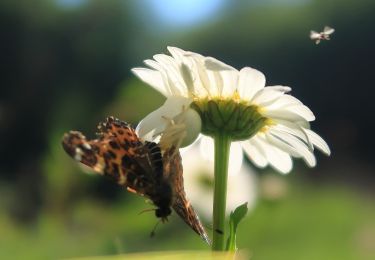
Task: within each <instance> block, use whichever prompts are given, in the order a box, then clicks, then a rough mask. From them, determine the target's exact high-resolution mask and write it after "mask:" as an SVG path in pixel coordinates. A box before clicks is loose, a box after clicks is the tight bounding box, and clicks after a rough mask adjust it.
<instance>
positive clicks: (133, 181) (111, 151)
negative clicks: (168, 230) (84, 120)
mask: <svg viewBox="0 0 375 260" xmlns="http://www.w3.org/2000/svg"><path fill="white" fill-rule="evenodd" d="M98 129H99V133H98V138H97V139H94V140H87V139H86V137H85V136H84V135H83V134H82V133H80V132H77V131H70V132H69V133H67V134H65V135H64V138H63V142H62V145H63V148H64V149H65V151H66V152H67V153H68V154H69V155H70V156H71V157H73V158H74V159H75V160H77V161H79V162H81V163H83V164H85V165H87V166H89V167H90V168H92V169H93V170H94V171H95V172H97V173H99V174H102V175H107V176H110V177H111V178H113V179H114V180H115V181H116V182H117V183H118V184H120V185H122V186H125V187H127V188H128V189H129V190H131V191H133V192H136V193H138V194H140V195H147V194H149V193H150V191H152V189H153V187H155V185H156V179H155V173H157V172H159V175H161V171H162V161H161V152H160V149H159V148H158V147H157V146H156V144H154V143H146V144H144V143H142V142H141V141H140V140H139V138H138V136H137V134H136V133H135V131H134V129H133V128H132V127H130V126H129V125H128V124H127V123H125V122H122V121H120V120H118V119H115V118H113V117H108V118H107V119H106V121H105V122H103V123H100V124H99V126H98Z"/></svg>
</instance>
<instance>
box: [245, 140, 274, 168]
mask: <svg viewBox="0 0 375 260" xmlns="http://www.w3.org/2000/svg"><path fill="white" fill-rule="evenodd" d="M256 139H257V137H256V136H254V137H252V138H251V139H250V140H247V141H242V142H241V145H242V148H243V149H244V150H245V152H246V154H247V156H248V158H249V159H250V160H251V161H252V162H253V163H254V164H255V165H256V166H258V167H260V168H264V167H266V166H267V164H268V161H267V159H266V157H265V154H264V152H263V151H262V149H261V148H262V147H260V146H259V145H257V142H256Z"/></svg>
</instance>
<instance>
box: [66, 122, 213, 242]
mask: <svg viewBox="0 0 375 260" xmlns="http://www.w3.org/2000/svg"><path fill="white" fill-rule="evenodd" d="M98 129H99V133H98V138H97V139H94V140H87V139H86V137H85V136H84V135H83V134H82V133H80V132H78V131H70V132H69V133H67V134H65V135H64V137H63V141H62V146H63V148H64V150H65V151H66V152H67V153H68V154H69V155H70V156H71V157H72V158H74V159H75V160H76V161H79V162H81V163H83V164H84V165H86V166H88V167H90V168H92V169H93V170H94V171H95V172H96V173H98V174H100V175H105V176H108V177H110V178H111V179H113V180H114V181H116V182H117V183H118V184H119V185H120V186H122V187H124V188H126V189H127V190H128V191H130V192H132V193H136V194H138V195H141V196H144V197H146V198H148V199H150V200H151V201H152V202H153V204H154V205H155V206H156V207H157V208H156V209H155V216H156V217H157V218H160V219H161V221H162V222H165V221H167V217H168V216H169V215H170V214H171V213H172V210H171V208H173V210H174V211H175V212H176V213H177V214H178V215H179V216H180V217H181V218H182V219H183V220H184V221H185V223H186V224H188V225H189V226H190V227H191V228H192V229H193V230H194V231H195V232H196V233H197V234H198V235H200V236H201V238H202V239H203V240H204V241H205V242H207V243H208V244H210V243H211V242H210V239H209V237H208V235H207V233H206V231H205V229H204V227H203V225H202V223H201V222H200V220H199V218H198V215H197V214H196V213H195V211H194V209H193V207H192V206H191V204H190V202H189V201H188V200H187V198H186V194H185V190H184V181H183V176H182V174H183V169H182V163H181V156H180V153H179V151H178V149H177V148H175V147H174V146H172V147H169V148H168V149H166V150H165V151H162V149H161V148H160V146H159V144H157V143H154V142H147V141H146V142H144V141H142V140H141V139H140V138H139V137H138V135H137V133H136V132H135V130H134V129H133V128H132V127H131V126H130V125H128V124H127V123H125V122H123V121H120V120H119V119H116V118H114V117H108V118H107V119H106V121H105V122H103V123H100V124H99V126H98Z"/></svg>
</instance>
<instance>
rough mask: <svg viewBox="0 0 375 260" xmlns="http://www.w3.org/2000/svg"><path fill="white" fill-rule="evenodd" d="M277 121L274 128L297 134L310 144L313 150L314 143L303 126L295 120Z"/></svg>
mask: <svg viewBox="0 0 375 260" xmlns="http://www.w3.org/2000/svg"><path fill="white" fill-rule="evenodd" d="M276 122H277V125H275V126H273V128H274V129H277V130H279V131H282V132H285V133H288V134H291V135H295V136H297V137H298V138H300V139H301V140H302V141H304V142H305V143H306V144H308V146H309V148H310V150H313V144H312V142H311V141H310V138H309V137H308V135H307V134H306V132H305V131H304V129H303V128H302V127H301V126H299V125H298V124H295V123H293V122H289V121H285V120H277V121H276Z"/></svg>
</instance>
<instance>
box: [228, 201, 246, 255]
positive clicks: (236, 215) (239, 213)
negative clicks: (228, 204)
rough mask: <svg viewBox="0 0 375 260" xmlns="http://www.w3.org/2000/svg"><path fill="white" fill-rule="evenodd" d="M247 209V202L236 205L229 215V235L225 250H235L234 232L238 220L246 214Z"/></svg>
mask: <svg viewBox="0 0 375 260" xmlns="http://www.w3.org/2000/svg"><path fill="white" fill-rule="evenodd" d="M247 211H248V208H247V202H246V203H244V204H242V205H240V206H238V207H237V208H236V209H235V210H234V211H232V212H231V213H230V216H229V237H228V240H227V248H226V250H227V251H236V250H237V246H236V232H237V226H238V224H239V223H240V221H241V220H242V219H243V218H244V217H245V216H246V214H247Z"/></svg>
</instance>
